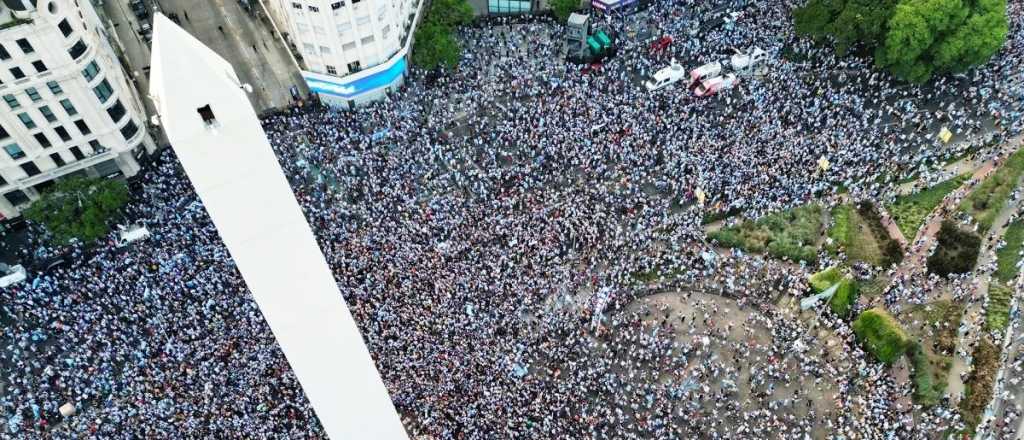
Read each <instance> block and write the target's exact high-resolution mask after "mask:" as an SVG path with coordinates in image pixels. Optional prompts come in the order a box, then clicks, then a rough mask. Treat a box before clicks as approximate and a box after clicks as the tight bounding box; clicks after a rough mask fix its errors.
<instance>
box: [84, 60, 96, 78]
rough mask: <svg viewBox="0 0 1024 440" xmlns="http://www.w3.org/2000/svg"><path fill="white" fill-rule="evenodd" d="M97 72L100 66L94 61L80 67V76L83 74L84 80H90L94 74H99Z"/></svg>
mask: <svg viewBox="0 0 1024 440" xmlns="http://www.w3.org/2000/svg"><path fill="white" fill-rule="evenodd" d="M99 73H100V66H98V65H97V64H96V62H95V61H93V62H91V63H89V65H88V66H85V69H82V76H84V77H85V80H86V81H88V82H92V80H93V78H96V75H99Z"/></svg>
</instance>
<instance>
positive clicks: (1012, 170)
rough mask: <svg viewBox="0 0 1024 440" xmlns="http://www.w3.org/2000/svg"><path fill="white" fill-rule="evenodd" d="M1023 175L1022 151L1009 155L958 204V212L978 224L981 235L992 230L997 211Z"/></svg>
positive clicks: (1023, 151) (1023, 158) (1023, 153)
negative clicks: (964, 213)
mask: <svg viewBox="0 0 1024 440" xmlns="http://www.w3.org/2000/svg"><path fill="white" fill-rule="evenodd" d="M1022 173H1024V149H1021V150H1017V152H1016V153H1013V154H1012V155H1010V157H1009V159H1007V160H1006V162H1005V163H1003V165H1002V166H1000V167H999V169H998V170H996V171H995V172H994V173H992V175H990V176H989V177H988V178H987V179H985V181H984V182H981V184H980V185H978V187H977V188H975V189H974V191H971V194H970V195H968V196H967V198H966V199H964V201H963V202H962V203H960V210H961V211H963V212H966V213H967V214H970V216H971V217H973V218H974V220H977V222H978V231H979V232H981V233H982V234H984V233H986V232H988V230H989V229H992V223H993V222H995V220H996V216H998V215H999V211H1000V210H1002V209H1003V205H1005V204H1006V200H1007V199H1009V197H1010V193H1011V192H1012V191H1013V188H1014V187H1016V186H1017V182H1018V181H1020V176H1021V174H1022Z"/></svg>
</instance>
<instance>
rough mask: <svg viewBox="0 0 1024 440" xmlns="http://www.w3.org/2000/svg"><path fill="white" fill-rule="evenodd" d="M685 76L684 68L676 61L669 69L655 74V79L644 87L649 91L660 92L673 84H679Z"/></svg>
mask: <svg viewBox="0 0 1024 440" xmlns="http://www.w3.org/2000/svg"><path fill="white" fill-rule="evenodd" d="M685 76H686V71H685V70H683V66H680V65H679V64H678V63H676V62H675V61H672V64H671V65H669V66H668V67H666V68H664V69H661V70H659V71H657V72H655V73H654V77H653V78H652V79H651V80H649V81H647V82H645V83H644V86H646V87H647V90H649V91H652V92H653V91H655V90H660V89H663V88H665V87H668V86H670V85H672V84H675V83H677V82H679V80H681V79H683V78H684V77H685Z"/></svg>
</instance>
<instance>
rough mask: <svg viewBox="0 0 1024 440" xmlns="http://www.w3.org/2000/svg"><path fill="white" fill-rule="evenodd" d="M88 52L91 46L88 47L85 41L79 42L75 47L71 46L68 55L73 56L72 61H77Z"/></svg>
mask: <svg viewBox="0 0 1024 440" xmlns="http://www.w3.org/2000/svg"><path fill="white" fill-rule="evenodd" d="M87 50H89V46H86V45H85V42H84V41H82V40H78V42H77V43H75V45H74V46H71V49H68V55H71V59H73V60H77V59H79V58H81V57H82V55H84V54H85V51H87Z"/></svg>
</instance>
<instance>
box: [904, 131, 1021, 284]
mask: <svg viewBox="0 0 1024 440" xmlns="http://www.w3.org/2000/svg"><path fill="white" fill-rule="evenodd" d="M1022 140H1024V135H1021V136H1017V137H1015V138H1013V139H1010V140H1009V141H1007V142H1005V143H1004V144H1003V146H1002V148H1001V149H1000V151H999V154H998V156H997V159H990V160H987V161H985V162H983V163H981V164H978V166H977V168H975V169H974V172H973V174H972V175H971V178H970V179H968V180H967V182H964V184H963V185H962V186H960V188H957V189H956V190H953V191H951V192H950V193H949V194H947V195H946V197H945V198H943V199H942V202H941V203H939V206H937V207H936V208H935V209H934V210H933V211H932V213H931V214H929V215H928V217H926V218H925V221H924V226H922V227H921V228H920V229H918V231H917V235H916V236H915V237H914V240H913V241H912V242H911V243H910V249H908V251H907V254H906V256H905V257H904V258H903V263H902V264H900V266H899V267H898V268H897V269H896V273H895V275H894V276H893V277H892V282H891V284H890V286H889V287H890V288H892V286H893V285H895V284H897V283H898V282H900V280H903V279H906V278H909V277H910V276H912V275H915V274H918V273H921V272H923V271H924V270H925V262H926V261H927V259H928V255H929V253H930V252H931V249H932V245H933V244H934V243H935V236H936V234H938V232H939V228H940V227H941V226H942V221H943V220H944V219H945V218H946V216H947V215H948V214H949V213H951V212H954V211H955V210H956V208H957V206H958V205H959V204H960V202H961V201H962V200H963V199H964V197H966V196H967V195H968V194H969V193H970V192H971V190H972V189H974V187H975V186H976V185H977V184H979V183H980V182H981V181H983V180H985V178H986V177H988V176H989V175H990V174H992V172H993V171H995V170H996V169H997V168H998V166H999V165H1001V164H1002V163H1003V161H1004V160H1005V158H1006V157H1008V156H1009V155H1010V154H1013V153H1014V152H1015V151H1017V149H1018V148H1019V147H1020V146H1021V141H1022ZM886 291H888V289H886Z"/></svg>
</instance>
